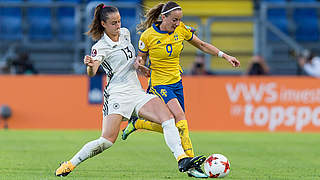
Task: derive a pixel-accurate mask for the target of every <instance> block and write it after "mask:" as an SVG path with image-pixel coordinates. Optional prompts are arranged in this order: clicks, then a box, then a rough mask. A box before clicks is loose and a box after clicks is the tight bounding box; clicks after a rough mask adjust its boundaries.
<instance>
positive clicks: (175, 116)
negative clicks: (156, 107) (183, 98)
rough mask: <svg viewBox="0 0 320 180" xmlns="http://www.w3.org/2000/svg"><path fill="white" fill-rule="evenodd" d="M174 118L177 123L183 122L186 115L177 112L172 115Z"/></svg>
mask: <svg viewBox="0 0 320 180" xmlns="http://www.w3.org/2000/svg"><path fill="white" fill-rule="evenodd" d="M174 118H175V119H176V120H177V121H180V120H185V119H186V115H185V114H184V112H178V113H174Z"/></svg>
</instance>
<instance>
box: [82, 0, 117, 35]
mask: <svg viewBox="0 0 320 180" xmlns="http://www.w3.org/2000/svg"><path fill="white" fill-rule="evenodd" d="M115 12H119V10H118V8H116V7H114V6H106V5H104V4H103V3H101V4H99V5H98V6H97V7H96V8H95V10H94V18H93V20H92V22H91V24H90V25H89V28H90V29H89V31H88V32H86V34H87V35H88V36H91V37H92V39H93V40H95V41H97V40H99V39H100V38H101V37H102V36H103V32H104V27H103V26H102V25H101V21H104V22H106V21H107V20H108V18H109V17H108V15H109V14H111V13H115Z"/></svg>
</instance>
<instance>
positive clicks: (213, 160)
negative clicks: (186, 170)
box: [204, 154, 230, 178]
mask: <svg viewBox="0 0 320 180" xmlns="http://www.w3.org/2000/svg"><path fill="white" fill-rule="evenodd" d="M204 171H205V172H206V174H207V175H208V176H209V177H210V178H221V177H225V176H226V175H228V174H229V172H230V162H229V160H228V159H227V158H226V157H225V156H224V155H222V154H212V155H211V156H209V157H208V158H207V159H206V161H205V163H204Z"/></svg>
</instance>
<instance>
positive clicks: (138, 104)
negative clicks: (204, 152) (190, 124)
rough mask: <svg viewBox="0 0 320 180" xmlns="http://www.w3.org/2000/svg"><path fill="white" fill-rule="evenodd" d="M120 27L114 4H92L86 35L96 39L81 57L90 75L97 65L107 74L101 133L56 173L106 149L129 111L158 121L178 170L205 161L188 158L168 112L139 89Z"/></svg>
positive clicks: (124, 32) (131, 54) (131, 55)
mask: <svg viewBox="0 0 320 180" xmlns="http://www.w3.org/2000/svg"><path fill="white" fill-rule="evenodd" d="M120 27H121V22H120V14H119V11H118V9H117V8H116V7H113V6H105V5H104V4H99V5H98V6H97V7H96V9H95V14H94V19H93V21H92V24H91V26H90V30H89V31H88V33H87V34H88V35H89V36H92V39H93V40H99V41H98V42H97V43H96V44H95V45H94V46H93V47H92V51H91V52H92V53H91V56H85V58H84V64H85V65H86V66H87V74H88V75H89V76H90V77H92V76H94V75H95V74H96V72H97V69H98V67H99V66H100V65H101V66H102V67H103V69H104V70H105V72H106V75H107V80H108V85H107V87H106V88H105V90H104V105H103V124H102V133H101V137H100V138H98V139H96V140H94V141H91V142H88V143H87V144H86V145H84V146H83V147H82V149H81V150H80V151H79V152H78V153H77V154H76V155H75V156H74V157H73V158H72V159H71V160H70V161H67V162H64V163H62V164H61V166H60V167H59V168H58V169H57V170H56V172H55V175H56V176H67V175H68V174H69V173H70V172H71V171H72V170H73V169H74V168H75V167H76V166H78V165H79V164H80V163H81V162H83V161H84V160H86V159H88V158H90V157H93V156H95V155H97V154H99V153H101V152H102V151H104V150H106V149H108V148H110V147H111V146H112V145H113V144H114V143H115V141H116V139H117V136H118V133H119V128H120V123H121V121H122V120H124V119H128V118H130V116H131V115H132V114H135V115H136V116H139V117H142V118H146V119H149V120H151V121H153V122H155V123H159V124H161V126H162V128H163V134H164V139H165V141H166V143H167V145H168V147H169V148H170V150H171V151H172V152H173V155H174V156H175V158H176V159H177V161H178V167H179V171H181V172H185V171H188V170H189V169H190V168H193V167H194V166H197V165H199V164H202V163H203V162H204V160H205V157H204V156H198V157H195V158H190V157H188V156H187V155H186V154H185V153H184V151H183V148H182V146H181V141H180V138H179V132H178V129H177V128H176V126H175V120H174V118H173V116H172V114H171V113H170V111H169V110H168V108H167V107H166V105H165V104H164V103H163V102H162V101H161V100H160V99H159V98H158V97H157V96H155V95H151V94H146V93H145V92H144V91H143V89H142V88H141V85H140V82H139V79H138V77H137V73H136V70H135V68H134V66H133V64H134V60H135V50H134V48H133V46H132V44H131V41H130V33H129V31H128V29H126V28H120Z"/></svg>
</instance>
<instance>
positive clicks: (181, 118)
mask: <svg viewBox="0 0 320 180" xmlns="http://www.w3.org/2000/svg"><path fill="white" fill-rule="evenodd" d="M174 94H175V95H176V97H177V99H172V100H170V101H169V102H168V103H167V105H168V107H169V109H170V111H171V112H172V113H173V114H174V116H175V118H176V122H177V123H176V126H177V128H178V130H179V133H180V138H181V143H182V147H183V149H184V151H185V153H186V154H187V155H189V156H191V157H192V156H193V155H194V151H193V148H192V143H191V139H190V137H189V128H188V123H187V120H186V116H185V107H184V94H183V86H182V83H181V81H180V82H179V83H177V86H176V87H175V90H174ZM188 175H189V176H190V177H196V178H207V177H208V176H207V175H206V174H205V173H204V172H203V171H202V169H201V167H200V166H196V167H195V168H193V169H190V170H189V171H188Z"/></svg>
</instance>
